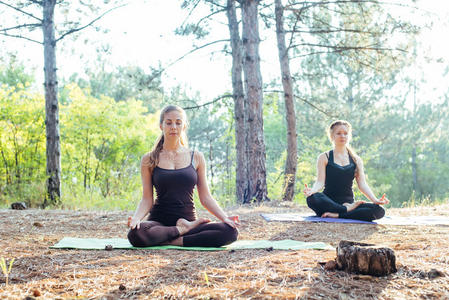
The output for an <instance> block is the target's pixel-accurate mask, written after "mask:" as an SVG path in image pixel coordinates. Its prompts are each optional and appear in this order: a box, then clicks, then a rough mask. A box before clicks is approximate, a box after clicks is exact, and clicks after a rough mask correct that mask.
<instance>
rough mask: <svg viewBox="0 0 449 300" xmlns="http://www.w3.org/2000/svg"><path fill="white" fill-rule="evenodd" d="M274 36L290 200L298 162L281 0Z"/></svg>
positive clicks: (286, 189)
mask: <svg viewBox="0 0 449 300" xmlns="http://www.w3.org/2000/svg"><path fill="white" fill-rule="evenodd" d="M275 19H276V38H277V45H278V53H279V63H280V66H281V75H282V76H281V77H282V87H283V90H284V102H285V111H286V114H285V118H286V121H287V159H286V161H285V172H284V188H283V190H284V195H283V200H284V201H292V200H293V196H294V193H295V179H296V165H297V163H298V151H297V145H298V142H297V136H298V135H297V133H296V114H295V102H294V99H293V79H292V75H291V73H290V61H289V59H288V49H287V46H286V44H285V30H284V7H283V6H282V2H281V0H275Z"/></svg>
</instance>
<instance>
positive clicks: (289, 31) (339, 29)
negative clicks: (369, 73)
mask: <svg viewBox="0 0 449 300" xmlns="http://www.w3.org/2000/svg"><path fill="white" fill-rule="evenodd" d="M285 32H288V33H310V34H319V33H335V32H352V33H363V34H371V35H380V34H382V32H373V31H363V30H357V29H343V28H338V29H319V30H298V29H293V30H286V31H285Z"/></svg>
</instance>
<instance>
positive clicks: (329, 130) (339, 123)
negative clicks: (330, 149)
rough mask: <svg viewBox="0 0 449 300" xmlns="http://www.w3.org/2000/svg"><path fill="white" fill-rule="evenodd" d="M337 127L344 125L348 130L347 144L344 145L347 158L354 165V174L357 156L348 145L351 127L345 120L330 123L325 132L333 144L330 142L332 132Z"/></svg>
mask: <svg viewBox="0 0 449 300" xmlns="http://www.w3.org/2000/svg"><path fill="white" fill-rule="evenodd" d="M339 125H344V126H346V127H347V128H348V143H347V144H346V150H348V153H349V156H351V158H352V160H353V161H354V163H355V172H356V173H357V171H358V166H357V158H356V157H357V156H356V153H355V151H354V150H353V149H352V147H351V146H350V145H349V141H350V140H351V138H352V126H351V123H349V122H348V121H345V120H336V121H334V122H332V123H331V125H330V126H329V128H328V130H327V135H328V137H329V140H330V141H331V142H332V143H333V140H332V136H333V134H334V130H335V128H336V127H337V126H339Z"/></svg>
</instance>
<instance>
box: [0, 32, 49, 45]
mask: <svg viewBox="0 0 449 300" xmlns="http://www.w3.org/2000/svg"><path fill="white" fill-rule="evenodd" d="M0 34H1V35H4V36H9V37H13V38H18V39H24V40H27V41H30V42H35V43H38V44H40V45H43V43H42V42H39V41H36V40H33V39H30V38H27V37H26V36H21V35H14V34H8V33H6V32H0Z"/></svg>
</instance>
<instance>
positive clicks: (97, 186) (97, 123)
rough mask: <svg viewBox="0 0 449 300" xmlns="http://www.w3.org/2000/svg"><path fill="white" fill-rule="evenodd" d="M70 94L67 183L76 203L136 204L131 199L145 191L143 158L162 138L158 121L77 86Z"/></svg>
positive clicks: (64, 118)
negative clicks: (142, 188) (78, 198)
mask: <svg viewBox="0 0 449 300" xmlns="http://www.w3.org/2000/svg"><path fill="white" fill-rule="evenodd" d="M66 89H68V90H69V92H68V93H67V94H68V97H69V99H70V102H69V103H70V104H68V105H67V106H64V107H63V109H61V138H62V140H63V141H64V142H63V143H62V168H63V170H64V174H63V182H64V183H65V185H66V186H67V188H69V189H70V190H71V191H72V195H71V196H73V197H76V196H78V195H79V194H82V193H84V195H81V198H83V197H84V199H91V200H92V201H94V202H100V203H101V201H99V200H98V198H99V197H100V195H101V196H103V198H105V199H106V198H107V199H109V200H111V201H112V202H113V203H111V206H112V207H121V206H123V205H125V204H123V205H119V204H117V203H114V200H113V199H115V198H117V199H119V198H122V199H123V198H124V199H123V201H124V202H127V201H132V200H133V199H130V198H129V196H130V195H133V196H135V193H134V191H135V190H136V189H139V186H140V180H139V179H140V158H141V156H142V155H143V154H144V153H146V152H148V151H149V150H150V145H151V143H152V142H153V141H154V140H155V139H156V137H157V134H158V133H159V129H158V127H157V126H156V125H157V121H156V116H155V115H147V114H146V108H144V107H143V105H142V102H140V101H136V100H129V101H127V102H115V101H114V100H113V99H111V98H108V97H104V96H103V97H101V98H100V99H97V98H94V97H92V96H91V95H90V94H89V92H88V90H87V91H86V90H82V89H80V88H79V87H78V86H76V85H70V86H67V87H66ZM80 186H81V187H82V190H81V189H79V187H80ZM94 199H97V200H94ZM134 200H135V198H134ZM125 206H126V205H125Z"/></svg>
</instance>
